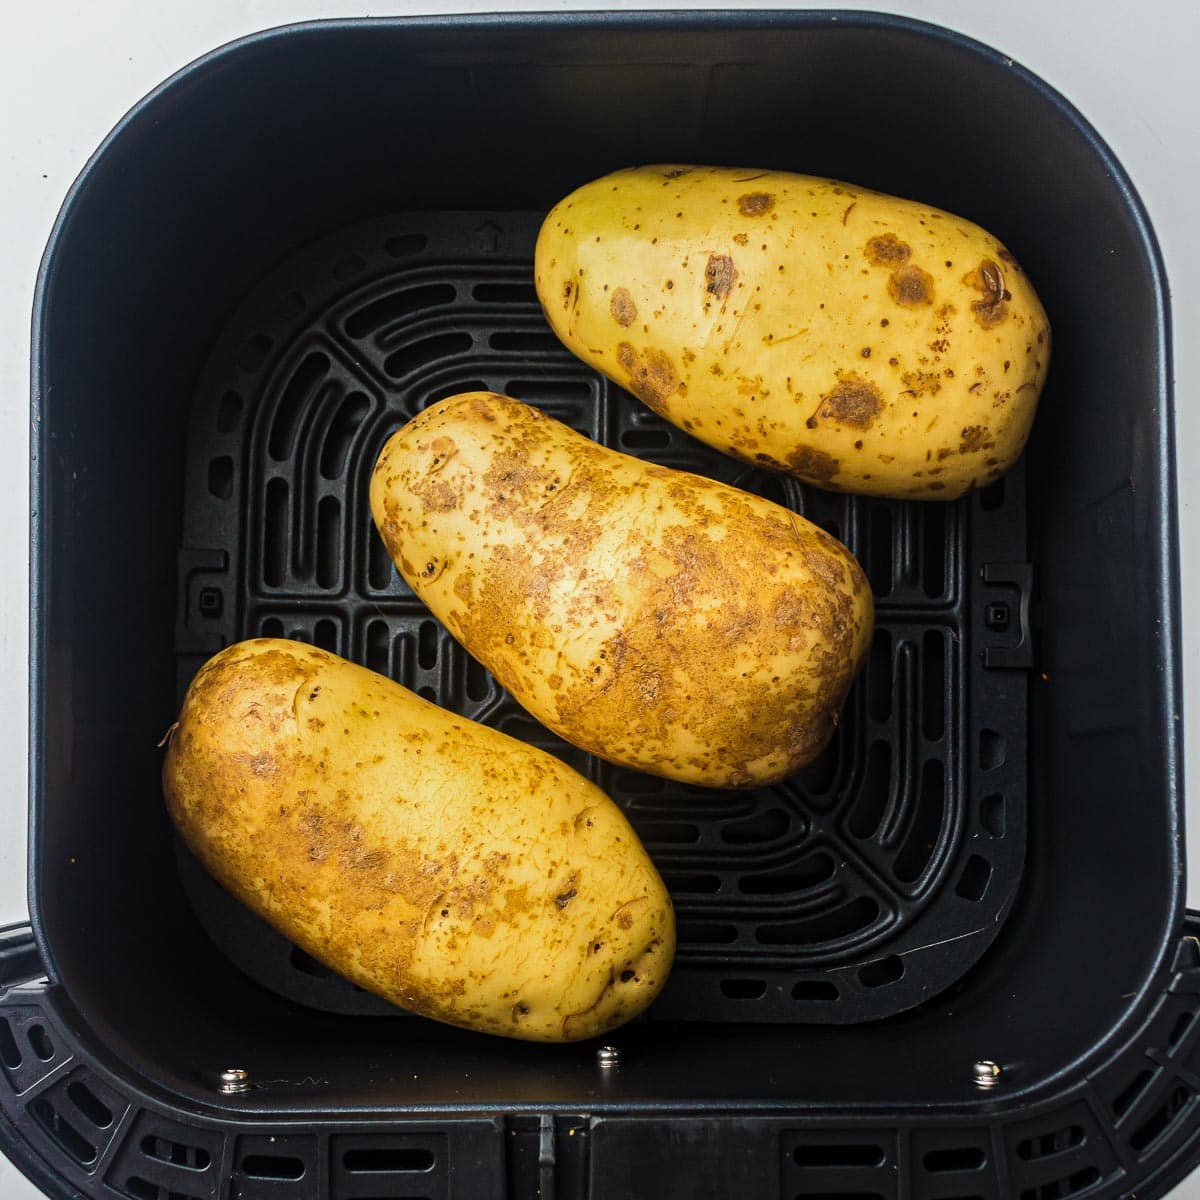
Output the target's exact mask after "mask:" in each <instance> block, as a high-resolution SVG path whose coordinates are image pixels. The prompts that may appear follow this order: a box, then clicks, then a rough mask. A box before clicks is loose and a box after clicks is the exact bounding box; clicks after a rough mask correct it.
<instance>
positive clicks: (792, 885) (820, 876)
mask: <svg viewBox="0 0 1200 1200" xmlns="http://www.w3.org/2000/svg"><path fill="white" fill-rule="evenodd" d="M833 872H834V863H833V859H832V858H830V857H829V855H828V854H813V855H810V856H809V857H808V858H806V859H805V860H804V861H803V862H802V863H800V864H799V865H798V866H797V867H795V868H794V869H793V870H791V871H771V872H769V873H764V874H762V875H743V876H742V877H741V879H739V880H738V888H739V890H740V891H741V892H742V894H743V895H746V896H783V895H787V894H788V893H789V892H802V891H804V890H805V889H806V888H811V887H816V885H817V884H819V883H824V882H825V880H827V879H832V878H833Z"/></svg>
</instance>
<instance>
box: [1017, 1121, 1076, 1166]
mask: <svg viewBox="0 0 1200 1200" xmlns="http://www.w3.org/2000/svg"><path fill="white" fill-rule="evenodd" d="M1086 1141H1087V1135H1086V1134H1085V1133H1084V1131H1083V1129H1082V1128H1081V1127H1080V1126H1078V1125H1067V1126H1064V1127H1063V1128H1062V1129H1055V1130H1053V1131H1052V1132H1050V1133H1042V1134H1039V1135H1038V1136H1037V1137H1028V1138H1024V1139H1023V1140H1021V1141H1019V1142H1018V1143H1017V1156H1018V1157H1019V1158H1023V1159H1024V1160H1025V1161H1026V1162H1037V1161H1038V1159H1040V1158H1049V1157H1050V1156H1051V1155H1052V1154H1061V1153H1062V1152H1063V1151H1064V1150H1073V1149H1074V1148H1075V1147H1076V1146H1082V1145H1083V1144H1084V1142H1086Z"/></svg>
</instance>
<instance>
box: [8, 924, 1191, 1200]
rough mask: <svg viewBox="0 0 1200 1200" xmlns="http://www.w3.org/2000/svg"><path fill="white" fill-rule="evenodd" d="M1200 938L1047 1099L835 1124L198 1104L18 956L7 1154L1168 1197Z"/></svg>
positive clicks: (1141, 1199) (873, 1198)
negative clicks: (1141, 1012)
mask: <svg viewBox="0 0 1200 1200" xmlns="http://www.w3.org/2000/svg"><path fill="white" fill-rule="evenodd" d="M1197 934H1200V917H1198V916H1197V915H1196V914H1192V915H1191V916H1190V918H1189V922H1188V925H1187V929H1186V933H1185V935H1184V936H1183V937H1182V938H1181V939H1179V940H1178V941H1177V942H1176V943H1175V945H1174V947H1173V962H1172V966H1171V973H1170V975H1169V976H1168V978H1167V982H1166V986H1165V989H1164V991H1163V992H1162V993H1161V994H1158V995H1155V996H1153V997H1150V998H1148V1003H1147V1006H1146V1015H1145V1016H1144V1018H1143V1019H1142V1020H1141V1021H1140V1022H1138V1023H1137V1024H1136V1026H1135V1027H1134V1028H1132V1029H1131V1030H1130V1031H1129V1034H1130V1036H1129V1039H1128V1041H1126V1042H1124V1043H1123V1044H1122V1045H1121V1046H1120V1047H1119V1048H1117V1049H1116V1051H1115V1053H1112V1054H1110V1055H1107V1056H1102V1057H1099V1058H1098V1059H1097V1060H1096V1061H1095V1062H1094V1063H1093V1064H1092V1069H1091V1070H1090V1071H1089V1072H1088V1073H1087V1074H1086V1075H1079V1076H1077V1077H1076V1078H1074V1079H1072V1080H1066V1081H1061V1082H1060V1084H1059V1086H1058V1087H1056V1088H1052V1089H1048V1090H1047V1092H1046V1094H1043V1095H1040V1096H1037V1097H1034V1098H1032V1099H1030V1098H1025V1097H1021V1096H1019V1095H1018V1096H1013V1095H1012V1094H1010V1092H1009V1089H1008V1088H1007V1087H1006V1084H1005V1082H1004V1075H1003V1074H1002V1076H1001V1082H1000V1084H999V1085H998V1087H997V1089H996V1090H995V1092H993V1093H986V1094H981V1093H979V1092H976V1093H975V1094H974V1096H971V1095H970V1094H969V1092H968V1090H967V1089H969V1088H970V1086H971V1085H970V1083H969V1081H968V1080H967V1079H963V1080H961V1081H960V1085H959V1087H958V1089H957V1092H958V1095H957V1097H956V1098H957V1099H958V1100H959V1104H958V1106H957V1107H956V1108H955V1109H951V1110H947V1111H943V1112H936V1111H932V1110H929V1109H919V1108H908V1109H904V1108H901V1109H890V1110H887V1111H883V1112H869V1111H861V1112H854V1111H843V1112H840V1113H837V1114H829V1115H827V1116H826V1117H825V1118H824V1119H822V1120H819V1121H814V1120H811V1119H810V1120H799V1119H798V1118H797V1115H796V1114H795V1113H790V1114H789V1113H787V1112H786V1111H782V1110H780V1109H778V1108H774V1109H763V1110H760V1111H755V1112H747V1111H745V1110H744V1109H743V1110H741V1111H737V1110H725V1111H714V1112H708V1113H704V1114H697V1113H696V1112H694V1111H688V1110H687V1109H685V1108H672V1107H671V1106H667V1107H665V1108H663V1109H660V1110H658V1111H655V1112H652V1113H648V1112H643V1113H636V1112H629V1111H615V1112H599V1113H597V1112H588V1111H587V1110H581V1111H574V1112H572V1111H558V1112H550V1111H543V1112H537V1111H524V1112H509V1113H508V1114H502V1113H471V1112H462V1111H458V1112H450V1111H447V1112H433V1113H423V1114H420V1115H419V1116H418V1115H410V1116H408V1117H406V1118H405V1119H404V1120H403V1121H402V1122H399V1123H398V1122H397V1121H396V1120H395V1119H394V1117H393V1116H391V1115H389V1114H384V1113H379V1114H375V1115H374V1116H373V1118H372V1119H368V1120H365V1121H364V1120H363V1119H361V1117H359V1118H358V1119H348V1117H347V1114H345V1113H344V1112H337V1111H330V1110H328V1109H327V1107H325V1106H323V1105H321V1104H320V1103H319V1102H318V1103H313V1104H311V1105H310V1106H309V1108H308V1110H307V1112H306V1114H305V1115H304V1116H303V1117H302V1118H300V1119H299V1120H297V1119H296V1118H294V1117H292V1118H290V1119H289V1118H288V1117H283V1118H281V1117H280V1116H278V1115H276V1114H275V1113H274V1112H273V1111H272V1103H271V1101H272V1097H273V1093H275V1094H277V1093H278V1091H279V1090H280V1088H282V1087H286V1086H288V1081H286V1080H275V1079H269V1078H264V1079H262V1080H260V1081H259V1082H257V1083H256V1085H255V1086H254V1088H253V1091H252V1092H251V1095H250V1097H249V1098H239V1107H238V1109H231V1110H228V1111H224V1112H221V1111H219V1110H216V1111H214V1104H219V1103H220V1101H219V1099H218V1098H216V1097H215V1096H214V1095H213V1094H212V1084H213V1081H212V1080H211V1079H210V1080H209V1081H208V1084H209V1090H210V1103H209V1104H206V1105H204V1106H192V1107H189V1106H186V1105H185V1106H181V1105H179V1104H178V1103H177V1102H175V1101H174V1100H172V1099H169V1098H164V1097H163V1096H161V1095H156V1094H154V1093H153V1092H147V1091H146V1090H145V1089H144V1087H143V1086H142V1085H141V1082H140V1081H139V1080H138V1079H137V1078H136V1077H134V1076H132V1075H131V1074H130V1073H129V1071H128V1070H127V1068H126V1067H125V1066H124V1065H123V1064H120V1063H116V1062H113V1061H111V1060H107V1059H106V1058H105V1057H104V1056H102V1055H97V1054H96V1053H95V1051H94V1050H93V1049H91V1048H89V1047H88V1046H87V1044H86V1043H84V1042H81V1040H80V1038H79V1035H78V1033H77V1032H76V1031H75V1030H74V1028H73V1019H72V1017H73V1014H72V1013H71V1011H70V1006H69V1003H68V1002H67V1001H66V998H65V997H64V996H63V995H62V993H61V989H57V988H47V987H46V986H45V985H44V984H33V985H29V984H26V985H24V986H20V985H19V984H20V981H21V980H23V978H24V975H23V973H22V972H21V970H20V969H19V967H18V966H17V964H16V963H15V960H12V959H10V958H7V957H2V956H0V1152H3V1153H5V1154H7V1155H8V1156H9V1157H10V1158H11V1159H12V1160H13V1161H14V1162H15V1163H17V1164H18V1165H19V1166H20V1167H21V1169H22V1170H23V1171H24V1172H25V1173H26V1174H27V1175H29V1176H30V1177H31V1178H32V1179H34V1180H35V1181H36V1182H37V1183H38V1184H39V1185H40V1186H41V1187H42V1189H43V1190H44V1191H45V1192H46V1195H47V1196H48V1197H50V1198H51V1200H77V1198H80V1200H116V1198H122V1200H375V1198H378V1200H418V1198H421V1197H423V1198H424V1200H533V1198H534V1197H538V1198H539V1200H657V1198H658V1197H659V1196H662V1195H664V1194H666V1195H670V1196H694V1197H696V1198H697V1200H701V1198H702V1200H708V1198H709V1197H722V1198H724V1197H748V1198H749V1197H753V1198H754V1200H791V1198H792V1197H822V1198H825V1200H900V1197H906V1198H907V1200H968V1198H969V1197H977V1198H978V1200H1074V1198H1075V1197H1080V1198H1082V1197H1085V1196H1086V1197H1087V1198H1088V1200H1117V1198H1118V1197H1119V1198H1120V1200H1132V1198H1133V1197H1137V1198H1138V1200H1157V1198H1158V1197H1161V1196H1163V1195H1165V1194H1166V1192H1167V1191H1168V1190H1169V1189H1170V1188H1172V1187H1173V1186H1174V1185H1175V1184H1176V1183H1177V1182H1178V1181H1179V1180H1180V1179H1181V1178H1182V1177H1183V1176H1184V1175H1185V1174H1186V1173H1187V1172H1188V1171H1189V1170H1190V1169H1191V1168H1192V1167H1193V1166H1194V1165H1195V1164H1196V1162H1197V1161H1200V1120H1198V1119H1197V1114H1198V1113H1200V950H1198V948H1197V947H1198V945H1200V943H1198V942H1197ZM8 937H9V940H14V941H15V940H18V939H19V938H20V931H15V930H14V931H10V933H9V934H8ZM26 941H27V942H31V941H32V939H31V938H29V937H28V934H26ZM630 1067H633V1068H634V1069H636V1063H629V1064H625V1065H624V1066H622V1067H620V1068H617V1069H618V1070H628V1069H630ZM1005 1069H1011V1067H1010V1064H1005ZM594 1070H595V1071H596V1073H597V1077H598V1085H599V1090H600V1091H603V1090H604V1086H603V1078H604V1075H605V1071H604V1070H602V1069H600V1068H594ZM248 1110H249V1111H248Z"/></svg>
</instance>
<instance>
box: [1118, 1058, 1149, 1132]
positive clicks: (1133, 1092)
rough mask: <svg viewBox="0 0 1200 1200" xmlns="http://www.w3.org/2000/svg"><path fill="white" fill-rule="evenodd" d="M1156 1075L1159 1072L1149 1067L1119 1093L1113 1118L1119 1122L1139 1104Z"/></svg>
mask: <svg viewBox="0 0 1200 1200" xmlns="http://www.w3.org/2000/svg"><path fill="white" fill-rule="evenodd" d="M1156 1074H1157V1071H1155V1070H1154V1069H1153V1068H1152V1067H1147V1068H1146V1069H1145V1070H1144V1071H1139V1072H1138V1073H1137V1075H1136V1076H1134V1078H1133V1079H1132V1080H1131V1081H1130V1082H1129V1084H1127V1085H1126V1086H1125V1087H1124V1088H1123V1089H1122V1090H1121V1091H1120V1092H1119V1093H1118V1095H1117V1098H1116V1099H1115V1100H1114V1101H1113V1116H1115V1117H1116V1118H1117V1120H1120V1119H1121V1118H1122V1117H1123V1116H1124V1115H1125V1114H1126V1113H1127V1112H1128V1111H1129V1110H1130V1109H1131V1108H1132V1107H1133V1106H1134V1105H1135V1104H1136V1103H1137V1102H1138V1100H1139V1099H1140V1098H1141V1095H1142V1093H1143V1092H1144V1091H1145V1090H1146V1087H1147V1085H1148V1084H1149V1083H1150V1081H1151V1080H1152V1079H1153V1078H1154V1076H1155V1075H1156Z"/></svg>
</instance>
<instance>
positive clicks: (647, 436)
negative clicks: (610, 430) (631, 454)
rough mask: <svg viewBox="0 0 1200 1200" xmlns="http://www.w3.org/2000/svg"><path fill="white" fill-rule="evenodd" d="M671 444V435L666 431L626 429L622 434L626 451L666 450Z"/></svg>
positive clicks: (622, 443)
mask: <svg viewBox="0 0 1200 1200" xmlns="http://www.w3.org/2000/svg"><path fill="white" fill-rule="evenodd" d="M670 444H671V435H670V434H669V433H668V432H667V431H666V430H665V429H653V428H651V429H626V430H625V432H624V433H622V434H621V445H622V446H623V447H624V448H625V449H626V450H665V449H666V448H667V447H668V446H669V445H670Z"/></svg>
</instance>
